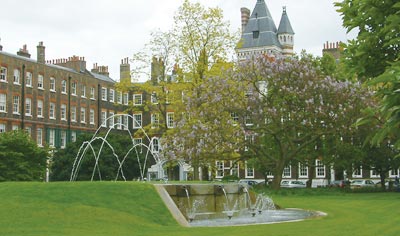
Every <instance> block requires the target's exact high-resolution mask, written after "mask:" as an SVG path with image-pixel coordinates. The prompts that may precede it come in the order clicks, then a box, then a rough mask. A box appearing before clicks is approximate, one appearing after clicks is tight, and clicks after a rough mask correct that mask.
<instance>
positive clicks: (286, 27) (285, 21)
mask: <svg viewBox="0 0 400 236" xmlns="http://www.w3.org/2000/svg"><path fill="white" fill-rule="evenodd" d="M278 34H294V31H293V29H292V25H291V24H290V21H289V17H288V16H287V13H286V7H283V12H282V17H281V22H280V23H279V28H278Z"/></svg>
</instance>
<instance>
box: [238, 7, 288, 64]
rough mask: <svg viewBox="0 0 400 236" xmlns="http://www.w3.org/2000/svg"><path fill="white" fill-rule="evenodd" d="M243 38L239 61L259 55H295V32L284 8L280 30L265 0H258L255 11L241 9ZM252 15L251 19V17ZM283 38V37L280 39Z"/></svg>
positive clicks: (240, 44) (239, 47)
mask: <svg viewBox="0 0 400 236" xmlns="http://www.w3.org/2000/svg"><path fill="white" fill-rule="evenodd" d="M240 11H241V20H242V37H241V40H240V42H239V44H238V46H237V48H236V53H237V55H238V58H239V60H244V59H248V58H251V57H253V56H257V55H262V54H265V55H270V56H277V55H284V56H290V55H292V54H293V46H294V41H293V36H294V31H293V29H292V26H291V24H290V21H289V18H288V16H287V13H286V8H284V10H283V13H282V18H281V21H280V24H279V29H278V28H277V27H276V25H275V22H274V20H273V19H272V15H271V13H270V11H269V10H268V7H267V5H266V4H265V1H264V0H257V2H256V5H255V7H254V9H253V11H252V12H251V15H250V14H249V13H250V10H249V9H247V8H241V10H240ZM249 15H250V17H249ZM280 36H282V37H280Z"/></svg>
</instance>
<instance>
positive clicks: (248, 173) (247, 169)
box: [244, 161, 255, 178]
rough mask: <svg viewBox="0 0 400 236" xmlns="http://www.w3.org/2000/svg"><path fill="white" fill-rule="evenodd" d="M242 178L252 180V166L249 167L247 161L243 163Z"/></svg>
mask: <svg viewBox="0 0 400 236" xmlns="http://www.w3.org/2000/svg"><path fill="white" fill-rule="evenodd" d="M244 166H245V167H244V176H245V178H254V177H255V173H254V166H250V165H249V164H248V163H247V161H245V162H244Z"/></svg>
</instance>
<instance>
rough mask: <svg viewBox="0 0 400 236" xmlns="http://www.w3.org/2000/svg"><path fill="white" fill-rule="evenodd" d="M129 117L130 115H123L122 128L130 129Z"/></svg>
mask: <svg viewBox="0 0 400 236" xmlns="http://www.w3.org/2000/svg"><path fill="white" fill-rule="evenodd" d="M128 119H129V116H128V115H124V116H123V117H122V126H123V127H122V129H123V130H128V128H129V125H128Z"/></svg>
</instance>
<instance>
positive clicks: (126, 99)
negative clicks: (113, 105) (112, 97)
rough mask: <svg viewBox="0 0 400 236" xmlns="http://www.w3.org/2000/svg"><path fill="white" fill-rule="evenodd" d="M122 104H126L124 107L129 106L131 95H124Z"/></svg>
mask: <svg viewBox="0 0 400 236" xmlns="http://www.w3.org/2000/svg"><path fill="white" fill-rule="evenodd" d="M122 96H123V97H122V102H123V103H124V105H128V104H129V94H128V93H124V94H123V95H122Z"/></svg>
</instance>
